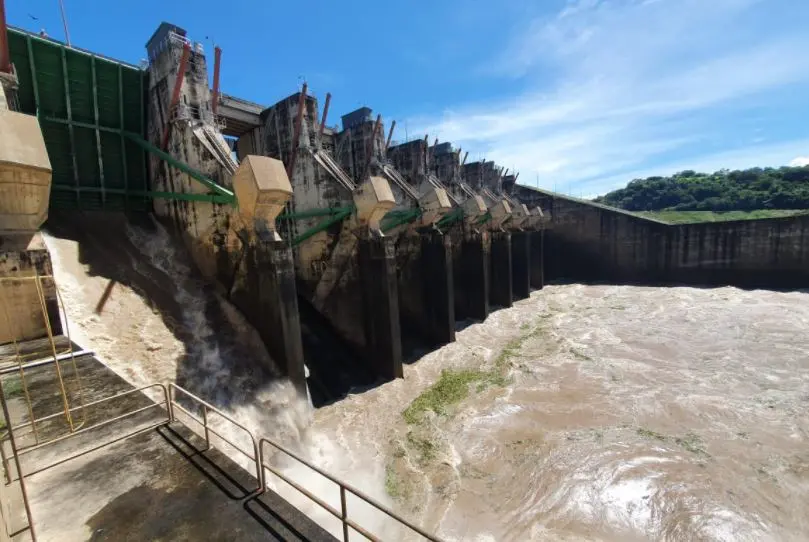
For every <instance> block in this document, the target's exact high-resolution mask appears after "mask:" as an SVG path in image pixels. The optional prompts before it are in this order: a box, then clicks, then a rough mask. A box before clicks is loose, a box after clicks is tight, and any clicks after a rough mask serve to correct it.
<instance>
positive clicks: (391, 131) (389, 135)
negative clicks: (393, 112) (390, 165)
mask: <svg viewBox="0 0 809 542" xmlns="http://www.w3.org/2000/svg"><path fill="white" fill-rule="evenodd" d="M394 128H396V121H395V120H394V121H391V123H390V130H389V131H388V140H387V142H385V150H388V147H390V140H391V138H392V137H393V129H394Z"/></svg>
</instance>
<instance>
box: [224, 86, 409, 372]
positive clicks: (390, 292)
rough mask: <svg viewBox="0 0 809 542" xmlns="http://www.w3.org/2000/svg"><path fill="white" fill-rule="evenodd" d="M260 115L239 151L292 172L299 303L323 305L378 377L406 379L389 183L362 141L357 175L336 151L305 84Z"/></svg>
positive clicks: (289, 225)
mask: <svg viewBox="0 0 809 542" xmlns="http://www.w3.org/2000/svg"><path fill="white" fill-rule="evenodd" d="M260 118H261V121H262V125H261V126H259V127H258V128H255V129H254V130H252V131H251V132H250V133H249V137H247V138H244V139H245V144H244V145H240V146H239V149H240V153H243V152H254V153H256V154H261V155H265V156H270V157H273V158H276V159H279V160H282V161H283V162H284V163H285V164H286V166H287V167H288V168H290V170H291V171H290V182H291V185H292V188H293V191H294V198H293V199H292V200H291V202H290V204H289V205H288V207H287V213H286V214H285V215H283V216H282V217H281V218H282V221H281V224H282V225H281V228H280V231H281V233H282V234H283V235H284V237H285V239H286V241H287V242H288V243H290V244H291V245H292V250H293V254H294V262H295V275H296V282H297V286H298V292H299V293H300V296H301V299H302V303H305V304H306V305H307V309H308V308H312V309H314V310H315V311H317V313H318V314H319V315H320V316H322V318H323V320H324V322H327V323H328V326H329V327H330V328H331V330H332V331H333V332H334V333H335V335H336V336H337V337H338V338H339V340H340V342H341V343H344V344H345V345H346V346H347V347H348V348H349V349H350V350H351V351H353V352H354V353H355V357H358V358H360V359H362V360H364V361H365V365H366V366H367V367H369V368H370V369H371V370H372V371H373V373H374V374H375V375H376V376H377V377H378V378H381V379H391V378H397V377H400V376H401V375H402V348H401V336H400V334H401V332H400V325H399V299H398V288H397V275H396V260H395V257H394V254H395V247H394V239H393V238H391V237H386V236H385V234H384V233H383V228H382V226H381V224H380V223H381V221H382V219H383V217H384V216H385V214H386V213H387V212H388V211H390V210H391V209H392V208H393V207H394V206H395V205H396V202H395V198H394V195H393V192H392V190H391V186H390V185H389V183H388V180H387V179H386V178H384V177H382V176H381V175H376V174H374V173H375V172H374V171H372V168H370V167H366V162H364V159H363V158H362V156H361V154H360V153H359V147H360V145H359V144H358V145H355V146H354V147H352V149H353V150H352V151H351V152H350V153H349V154H350V156H351V160H352V163H356V164H357V165H356V167H357V171H362V172H365V176H364V177H362V178H361V179H359V180H355V179H354V178H352V176H351V175H350V174H349V173H347V172H346V171H345V170H344V169H343V167H342V166H341V165H340V163H339V161H338V160H336V159H335V158H334V156H333V155H332V152H331V148H332V147H333V145H332V144H331V140H332V139H333V134H332V133H331V130H329V131H326V130H323V131H322V132H321V130H319V126H318V106H317V101H316V100H315V98H314V97H312V96H309V95H308V94H306V92H305V89H304V91H302V92H300V93H296V94H294V95H292V96H289V97H287V98H286V99H284V100H281V101H280V102H278V103H277V104H275V105H273V106H271V107H269V108H267V109H265V110H264V111H263V112H262V113H261V115H260ZM369 133H370V132H369ZM326 138H328V139H329V140H330V141H329V144H327V145H324V140H325V139H326ZM368 142H370V139H369V140H368ZM293 157H294V160H293ZM354 161H355V162H354ZM313 355H316V353H313ZM309 368H310V372H311V375H312V378H315V379H316V380H317V379H319V378H320V371H319V370H318V368H317V367H313V365H312V363H310V366H309ZM345 370H346V371H350V368H349V367H348V366H347V367H346V368H345ZM326 374H327V371H325V370H324V371H323V375H326ZM323 378H327V377H325V376H324V377H323ZM320 384H322V385H323V386H324V387H328V386H329V383H328V382H320Z"/></svg>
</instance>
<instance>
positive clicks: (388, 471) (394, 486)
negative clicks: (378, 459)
mask: <svg viewBox="0 0 809 542" xmlns="http://www.w3.org/2000/svg"><path fill="white" fill-rule="evenodd" d="M385 491H386V492H387V493H388V495H390V496H391V497H393V498H397V497H403V496H404V493H405V491H404V488H403V487H402V484H401V481H400V480H399V477H398V476H397V475H396V471H395V470H394V469H393V467H391V466H390V465H388V466H387V467H385Z"/></svg>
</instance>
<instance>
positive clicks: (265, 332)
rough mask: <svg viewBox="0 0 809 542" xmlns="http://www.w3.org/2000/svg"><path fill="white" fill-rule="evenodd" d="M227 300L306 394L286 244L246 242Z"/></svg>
mask: <svg viewBox="0 0 809 542" xmlns="http://www.w3.org/2000/svg"><path fill="white" fill-rule="evenodd" d="M230 299H231V301H232V302H233V304H234V305H236V306H237V307H239V309H240V310H242V311H243V312H244V313H245V315H246V316H247V319H248V320H249V321H250V323H251V324H253V325H254V326H255V328H256V330H257V331H258V333H259V335H260V336H261V339H262V341H263V342H264V344H265V345H266V347H267V351H268V352H269V354H270V356H271V357H272V358H273V360H274V361H275V363H276V364H278V367H279V368H280V370H281V371H282V372H283V373H284V374H285V375H286V376H288V377H289V379H290V380H291V381H292V383H293V384H294V385H295V388H296V389H297V390H298V391H299V392H300V393H302V394H304V395H305V394H306V370H305V368H304V359H303V344H302V343H301V322H300V316H299V315H298V295H297V291H296V288H295V267H294V263H293V259H292V250H290V248H289V247H288V246H287V244H286V243H284V242H283V241H278V240H275V239H270V240H268V241H262V240H260V239H259V240H256V241H254V242H251V243H250V244H249V245H247V247H246V248H245V254H244V258H243V259H242V262H241V265H240V266H239V271H238V273H237V277H236V281H235V284H234V287H233V290H232V292H231V296H230Z"/></svg>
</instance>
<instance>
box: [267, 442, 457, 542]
mask: <svg viewBox="0 0 809 542" xmlns="http://www.w3.org/2000/svg"><path fill="white" fill-rule="evenodd" d="M265 444H269V445H270V446H272V447H273V448H275V449H276V450H278V451H280V452H282V453H284V454H285V455H286V456H288V457H291V458H292V459H294V460H295V461H297V462H298V463H300V464H302V465H305V466H306V467H308V468H309V469H310V470H312V471H314V472H316V473H318V474H319V475H321V476H322V477H323V478H326V479H327V480H329V481H331V482H333V483H334V484H337V486H339V488H340V510H336V509H335V508H334V507H332V506H331V505H329V504H328V503H326V502H325V501H324V500H323V499H321V498H319V497H317V496H316V495H314V494H313V493H312V492H310V491H309V490H307V489H306V488H304V487H303V486H301V485H300V484H298V483H297V482H295V481H294V480H292V479H290V478H289V477H288V476H286V475H285V474H283V473H282V472H281V471H280V470H278V469H277V468H275V467H273V466H272V465H269V464H267V463H266V462H265V461H264V458H265V453H264V450H265V448H266V447H265ZM259 458H260V463H261V471H262V475H263V473H264V470H265V469H266V470H268V471H270V472H271V473H272V474H274V475H276V476H278V477H279V478H280V479H281V480H283V481H284V482H286V483H287V484H289V485H290V486H292V487H294V488H295V489H296V490H298V491H299V492H300V493H302V494H303V495H305V496H306V497H307V498H309V500H311V501H312V502H314V503H315V504H317V505H319V506H320V507H321V508H323V509H324V510H326V511H327V512H329V513H330V514H331V515H332V516H334V517H335V518H337V519H339V520H340V521H341V523H342V525H343V542H348V540H349V537H348V533H349V531H348V528H349V527H350V528H352V529H354V530H355V531H356V532H358V533H359V534H361V535H362V536H364V537H365V538H367V539H368V540H372V541H374V542H377V541H379V540H381V539H380V538H378V537H376V536H375V535H373V534H371V533H370V532H368V531H367V530H366V529H364V528H363V527H361V526H360V525H359V524H357V523H356V522H355V521H353V520H352V519H351V518H349V517H348V504H347V502H346V492H348V493H351V494H352V495H354V496H355V497H358V498H360V499H361V500H363V501H365V502H366V503H368V504H370V505H371V506H372V507H374V508H376V509H377V510H379V511H380V512H383V513H384V514H385V515H387V516H388V517H390V518H392V519H394V520H396V521H397V522H398V523H399V524H400V525H403V526H404V527H407V528H409V529H410V530H411V531H413V532H415V533H417V534H419V535H421V536H422V537H423V538H425V539H426V540H430V541H432V542H441V539H439V538H437V537H436V536H434V535H431V534H429V533H427V532H426V531H424V530H423V529H421V528H420V527H417V526H416V525H413V524H412V523H410V522H409V521H407V520H406V519H404V518H403V517H401V516H399V515H398V514H396V513H395V512H393V511H392V510H390V509H389V508H387V507H386V506H385V505H383V504H381V503H379V502H377V501H376V500H374V499H372V498H371V497H369V496H367V495H366V494H365V493H363V492H362V491H360V490H359V489H356V488H354V487H352V486H350V485H349V484H347V483H345V482H342V481H340V480H338V479H337V478H335V477H334V476H332V475H331V474H329V473H327V472H326V471H324V470H322V469H320V468H318V467H316V466H314V465H312V464H311V463H309V462H308V461H306V460H305V459H303V458H301V457H300V456H298V455H297V454H295V453H293V452H291V451H289V450H287V449H286V448H284V447H283V446H281V445H280V444H277V443H275V442H273V441H271V440H270V439H267V438H262V439H261V440H259ZM262 485H264V486H266V482H265V481H263V482H262Z"/></svg>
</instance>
